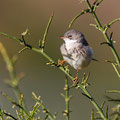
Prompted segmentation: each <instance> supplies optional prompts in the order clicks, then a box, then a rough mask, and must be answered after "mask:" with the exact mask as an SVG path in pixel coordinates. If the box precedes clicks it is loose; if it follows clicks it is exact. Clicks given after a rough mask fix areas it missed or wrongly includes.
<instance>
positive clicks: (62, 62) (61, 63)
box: [57, 60, 67, 66]
mask: <svg viewBox="0 0 120 120" xmlns="http://www.w3.org/2000/svg"><path fill="white" fill-rule="evenodd" d="M65 62H67V61H66V60H60V61H59V63H58V65H57V66H62V65H63V64H64V63H65Z"/></svg>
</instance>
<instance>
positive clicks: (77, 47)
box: [60, 29, 93, 84]
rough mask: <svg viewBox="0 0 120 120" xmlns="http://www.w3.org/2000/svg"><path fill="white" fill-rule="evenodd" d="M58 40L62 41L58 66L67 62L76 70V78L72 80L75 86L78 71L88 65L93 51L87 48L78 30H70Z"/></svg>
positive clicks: (83, 37)
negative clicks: (61, 57)
mask: <svg viewBox="0 0 120 120" xmlns="http://www.w3.org/2000/svg"><path fill="white" fill-rule="evenodd" d="M60 38H61V39H63V40H64V42H63V44H62V45H61V47H60V51H61V54H62V56H63V60H62V61H60V64H61V65H62V64H63V63H64V62H67V63H68V64H70V66H72V67H73V68H74V69H75V70H77V74H76V77H75V78H74V80H73V83H74V84H77V83H78V71H79V69H83V68H85V67H87V66H88V65H89V64H90V62H91V60H92V59H93V50H92V48H91V47H90V46H89V44H88V42H87V40H86V39H85V36H84V35H83V33H81V32H80V31H78V30H75V29H70V30H68V31H67V32H66V33H65V34H64V36H62V37H60Z"/></svg>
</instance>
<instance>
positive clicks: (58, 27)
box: [0, 0, 120, 120]
mask: <svg viewBox="0 0 120 120" xmlns="http://www.w3.org/2000/svg"><path fill="white" fill-rule="evenodd" d="M91 1H92V0H91ZM119 5H120V0H104V1H103V3H102V4H101V5H100V7H99V8H98V9H97V14H98V17H99V19H100V21H101V22H102V23H103V24H106V23H108V22H110V21H111V20H113V19H115V18H117V17H120V7H119ZM85 8H87V6H86V4H85V2H80V0H60V1H58V0H0V31H1V32H6V33H9V34H10V35H13V36H16V37H20V34H21V33H22V32H23V31H25V29H26V28H28V29H29V32H30V35H28V36H27V37H26V40H27V42H28V43H30V44H31V45H33V46H36V47H38V40H39V39H42V37H43V33H44V30H45V27H46V25H47V22H48V20H49V17H50V15H51V14H52V12H54V19H53V21H52V24H51V27H50V30H49V33H48V36H47V40H46V46H45V51H46V53H47V54H48V55H49V56H51V57H52V58H53V59H54V60H55V61H57V59H58V58H61V59H62V56H61V53H60V50H59V48H60V45H61V44H62V43H63V41H62V40H61V39H60V38H59V36H61V35H63V34H64V33H65V32H66V31H67V29H68V24H69V22H70V21H71V20H72V18H73V17H74V16H75V15H76V14H78V13H79V12H81V10H82V9H85ZM90 23H95V22H94V20H93V17H92V16H91V15H89V14H86V15H83V16H81V17H80V18H79V19H77V21H76V22H75V23H74V24H73V26H72V28H74V29H78V30H80V31H81V32H83V33H84V34H85V37H86V39H87V41H88V42H89V44H90V45H91V46H92V48H93V51H94V57H95V58H96V59H98V60H99V62H92V63H91V64H90V65H89V67H88V68H86V69H84V70H81V71H80V72H79V80H81V78H82V75H83V73H84V72H87V73H89V72H90V73H91V75H90V79H89V83H90V84H91V85H90V86H89V87H88V89H89V91H90V92H91V94H92V95H93V96H94V98H95V99H96V101H97V102H98V103H99V104H102V102H103V101H104V100H106V99H105V97H104V95H105V94H106V93H105V91H106V90H110V89H117V90H119V88H120V79H119V78H118V77H117V75H116V73H115V71H114V70H113V68H112V66H111V65H110V64H109V63H105V62H104V60H106V59H107V60H114V57H113V55H112V53H111V51H110V48H109V47H108V46H107V45H102V46H101V45H100V43H101V42H103V41H105V40H104V38H103V35H102V34H101V32H100V31H98V30H96V29H95V28H94V27H91V26H89V24H90ZM111 31H113V39H114V40H115V41H116V44H115V47H116V49H117V51H118V52H119V51H120V41H119V40H120V23H119V22H118V23H116V24H114V25H113V26H112V28H111V29H110V30H109V31H108V33H109V34H110V32H111ZM0 41H1V42H2V43H3V44H4V46H5V48H6V49H7V51H8V54H9V56H10V57H12V56H13V55H14V54H17V53H18V51H19V50H20V49H21V48H22V46H21V45H20V44H19V43H18V42H16V41H14V40H10V39H7V38H6V37H3V36H0ZM46 62H48V61H47V60H46V59H45V58H44V57H43V56H41V55H40V54H38V53H35V52H33V51H30V50H26V51H24V52H23V53H21V54H20V55H19V60H18V61H17V64H16V71H17V72H18V73H19V72H24V73H25V78H24V79H23V80H22V81H21V82H20V88H21V91H22V92H23V93H24V98H25V101H26V104H27V105H28V106H29V107H31V106H32V104H33V100H32V94H31V93H32V91H34V92H35V93H36V94H37V95H40V96H41V99H42V100H43V101H44V104H45V106H46V107H47V108H49V110H50V111H51V112H53V113H54V112H58V115H57V116H58V120H62V119H63V115H62V112H63V110H64V109H65V103H64V99H63V97H61V95H60V93H63V92H64V91H63V87H64V79H65V75H64V73H62V72H61V71H60V70H59V69H56V68H52V67H50V66H47V65H46ZM70 69H71V72H72V74H73V75H74V76H75V73H76V71H75V70H74V69H73V68H70ZM8 77H9V76H8V71H7V70H6V67H5V63H4V61H3V58H2V56H1V55H0V91H4V92H5V93H7V94H8V95H10V96H12V97H13V98H14V95H13V91H12V89H11V88H10V87H8V86H7V85H6V84H5V83H4V80H5V79H6V78H8ZM70 83H72V82H71V80H70ZM71 95H73V98H72V100H71V102H70V103H71V105H70V109H71V110H72V112H71V115H70V117H71V120H73V119H74V120H80V119H81V120H89V119H90V113H91V109H92V108H94V107H93V105H92V104H91V103H90V101H89V100H88V99H87V98H86V97H84V96H83V95H81V91H80V90H72V91H71ZM0 106H1V107H2V108H5V109H7V110H10V109H11V106H10V102H9V101H8V100H6V99H4V98H3V97H2V96H0ZM11 112H12V111H11Z"/></svg>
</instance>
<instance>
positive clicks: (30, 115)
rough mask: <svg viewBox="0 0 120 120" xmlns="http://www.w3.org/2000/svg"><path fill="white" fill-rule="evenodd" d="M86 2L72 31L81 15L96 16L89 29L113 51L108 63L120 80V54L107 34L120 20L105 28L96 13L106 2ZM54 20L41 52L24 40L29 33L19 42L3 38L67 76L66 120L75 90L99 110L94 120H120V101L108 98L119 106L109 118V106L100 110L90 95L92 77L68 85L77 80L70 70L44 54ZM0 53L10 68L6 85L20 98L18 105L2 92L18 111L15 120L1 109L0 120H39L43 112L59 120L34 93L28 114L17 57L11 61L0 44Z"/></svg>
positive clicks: (26, 32) (24, 33)
mask: <svg viewBox="0 0 120 120" xmlns="http://www.w3.org/2000/svg"><path fill="white" fill-rule="evenodd" d="M85 2H86V5H87V7H88V8H87V9H85V10H82V12H80V13H79V14H78V15H77V16H75V17H74V18H73V19H72V20H71V22H70V24H69V28H71V27H72V24H73V23H74V22H75V20H76V19H77V18H78V17H80V16H81V15H83V14H91V15H92V16H93V18H94V20H95V22H96V24H90V25H91V26H94V27H95V28H96V29H98V30H99V31H100V32H102V34H103V36H104V38H105V40H106V41H105V42H103V43H101V44H102V45H103V44H106V45H108V46H109V47H110V49H111V51H112V53H113V55H114V58H115V61H111V60H106V62H107V63H110V64H111V65H112V66H113V68H114V70H115V72H116V73H117V75H118V77H119V78H120V72H119V70H120V58H119V55H118V53H117V51H116V49H115V47H114V41H113V39H112V35H113V32H112V33H111V34H110V36H109V35H108V33H107V30H108V29H109V28H110V27H111V26H112V25H113V24H114V23H115V22H117V21H119V20H120V18H117V19H114V20H113V21H111V22H110V23H108V24H106V25H102V24H101V22H100V21H99V19H98V17H97V14H96V9H97V8H98V7H99V6H100V5H101V3H102V2H103V0H95V1H94V3H93V4H91V3H90V2H89V0H85ZM52 19H53V14H52V15H51V16H50V19H49V21H48V24H47V27H46V29H45V33H44V35H43V39H42V40H40V41H39V45H38V46H39V48H35V47H33V46H32V45H30V44H28V43H27V42H26V40H25V36H26V35H27V34H28V29H27V30H26V31H25V32H23V33H22V34H21V38H20V39H19V38H17V37H14V36H11V35H8V34H6V33H3V32H0V34H1V35H3V36H6V37H8V38H10V39H13V40H16V41H18V42H19V43H20V44H21V45H23V46H24V47H23V49H21V50H20V51H19V54H20V53H21V52H23V51H24V50H26V49H29V50H32V51H34V52H37V53H39V54H41V55H43V56H44V57H45V58H46V59H47V60H48V63H47V65H50V66H54V67H56V68H58V69H59V70H61V71H62V72H63V73H64V74H65V75H66V78H65V88H64V90H65V94H61V95H62V96H63V97H64V99H65V103H66V106H65V110H64V113H63V115H64V116H65V119H66V120H69V119H70V112H71V111H70V108H69V105H70V100H71V96H70V94H69V92H70V89H72V88H74V89H81V90H82V92H83V93H82V94H83V95H84V96H85V97H86V98H88V99H89V101H90V102H91V103H92V104H93V106H94V107H95V108H96V110H97V113H96V114H95V112H94V110H93V109H92V111H91V120H96V119H103V120H110V119H111V118H113V120H119V119H120V118H119V115H120V110H119V109H120V107H119V102H120V100H119V99H113V98H111V97H109V96H106V97H107V98H108V100H109V101H114V102H116V101H117V102H118V103H116V104H117V105H116V106H115V108H113V111H114V112H113V113H112V114H111V115H110V114H109V107H108V106H107V105H106V106H105V102H104V103H103V104H102V105H101V106H100V105H98V103H97V102H96V100H95V99H94V98H93V96H92V95H91V94H90V92H89V91H88V89H87V86H88V85H89V83H88V80H89V74H88V75H87V74H84V75H83V78H82V82H81V83H80V82H79V83H78V84H73V85H69V83H68V77H69V78H70V79H71V80H73V79H74V77H73V76H72V75H71V73H70V70H69V68H68V66H60V65H59V60H58V63H56V62H55V61H54V60H53V59H52V58H51V57H49V56H48V55H47V54H46V53H45V51H44V48H45V42H46V38H47V33H48V32H49V28H50V25H51V22H52ZM0 51H1V54H2V56H3V58H4V61H5V62H6V66H7V69H8V71H9V75H10V80H8V81H7V83H8V85H10V86H11V87H12V88H13V90H14V93H15V96H16V98H17V101H15V100H14V99H13V98H11V97H10V96H8V95H7V94H5V93H3V92H1V94H2V95H3V96H4V97H6V98H7V99H8V100H9V101H11V103H12V104H13V107H14V109H15V111H16V116H15V117H14V116H13V115H12V114H10V113H9V112H7V111H6V110H2V109H0V118H1V120H3V119H6V120H7V119H13V120H40V116H39V113H40V112H41V110H40V108H41V109H42V111H43V113H45V118H44V120H47V119H50V120H56V119H57V116H56V113H55V114H52V113H51V112H50V111H49V110H48V109H47V108H46V107H45V106H44V105H43V102H42V100H41V97H40V96H38V97H37V95H36V94H35V93H32V95H33V99H34V100H35V104H34V105H33V107H32V110H30V111H29V110H27V108H26V105H25V103H24V99H23V94H22V93H21V91H20V88H19V82H20V79H21V78H22V77H23V74H19V75H17V74H16V72H15V69H14V65H15V62H16V60H17V57H18V55H17V56H14V57H13V58H12V59H10V58H9V56H8V54H7V52H6V50H5V48H4V46H3V45H2V43H0ZM108 92H112V93H120V91H116V90H111V91H108Z"/></svg>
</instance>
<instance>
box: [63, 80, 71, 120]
mask: <svg viewBox="0 0 120 120" xmlns="http://www.w3.org/2000/svg"><path fill="white" fill-rule="evenodd" d="M64 90H65V104H66V110H65V116H66V120H69V118H70V116H69V114H70V110H69V102H70V96H69V90H70V88H69V84H68V79H67V78H66V79H65V88H64Z"/></svg>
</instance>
